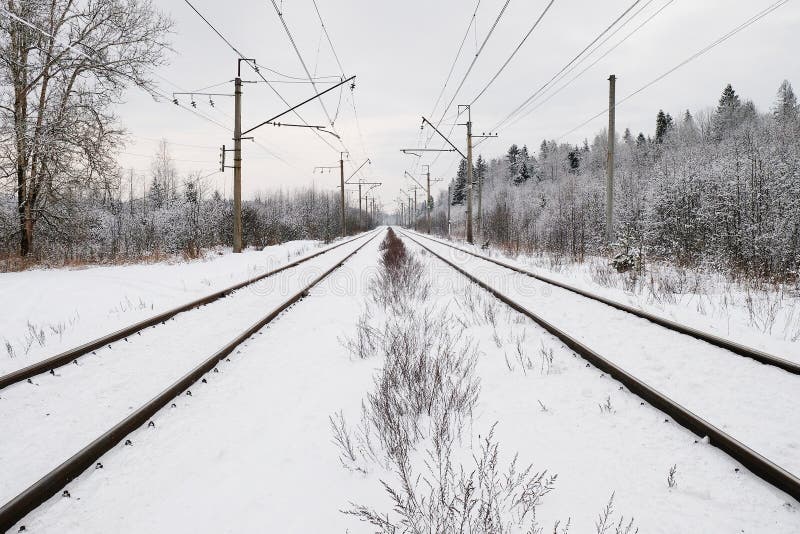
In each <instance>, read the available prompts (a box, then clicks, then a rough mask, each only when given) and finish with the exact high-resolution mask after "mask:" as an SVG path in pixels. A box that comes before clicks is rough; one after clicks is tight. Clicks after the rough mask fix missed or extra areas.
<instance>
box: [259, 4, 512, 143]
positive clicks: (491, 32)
mask: <svg viewBox="0 0 800 534" xmlns="http://www.w3.org/2000/svg"><path fill="white" fill-rule="evenodd" d="M274 1H275V0H273V2H274ZM509 3H511V0H506V2H505V3H504V4H503V7H502V8H501V9H500V13H498V14H497V18H496V19H495V21H494V24H492V27H491V28H489V32H488V33H487V34H486V37H485V38H484V39H483V42H482V43H481V46H480V48H478V51H477V52H475V57H473V58H472V62H471V63H470V64H469V67H468V68H467V72H465V73H464V77H463V78H461V82H460V83H459V84H458V87H456V90H455V92H454V93H453V97H452V98H451V99H450V102H448V104H447V106H445V108H444V110H442V117H441V118H440V119H439V121H438V122H437V123H436V127H437V128H438V127H439V125H440V124H441V123H442V120H443V119H444V116H445V114H447V111H448V110H449V109H450V106H452V105H453V102H454V101H455V99H456V97H457V96H458V93H459V92H460V91H461V88H462V87H464V82H466V81H467V77H468V76H469V74H470V72H472V68H473V67H474V66H475V63H476V62H477V61H478V58H479V57H480V55H481V52H483V49H484V47H485V46H486V43H487V42H489V38H490V37H491V36H492V34H493V33H494V30H495V28H497V24H498V23H499V22H500V19H501V18H502V17H503V13H505V12H506V8H508V4H509Z"/></svg>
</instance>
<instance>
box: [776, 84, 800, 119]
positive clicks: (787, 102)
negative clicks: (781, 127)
mask: <svg viewBox="0 0 800 534" xmlns="http://www.w3.org/2000/svg"><path fill="white" fill-rule="evenodd" d="M772 114H773V115H774V116H775V118H776V119H778V121H779V122H782V123H783V122H788V121H791V120H794V119H796V118H797V115H798V106H797V96H796V95H795V94H794V89H792V84H791V83H789V80H783V83H781V86H780V87H779V88H778V98H777V99H776V100H775V103H774V104H773V106H772Z"/></svg>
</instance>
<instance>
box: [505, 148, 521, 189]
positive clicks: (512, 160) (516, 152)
mask: <svg viewBox="0 0 800 534" xmlns="http://www.w3.org/2000/svg"><path fill="white" fill-rule="evenodd" d="M506 160H507V161H508V177H509V178H510V179H511V181H513V182H516V180H517V175H518V174H519V166H520V164H521V163H522V154H521V151H520V149H519V147H518V146H517V145H515V144H514V145H511V146H510V147H508V152H507V153H506Z"/></svg>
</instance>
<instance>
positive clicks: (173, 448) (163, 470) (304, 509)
mask: <svg viewBox="0 0 800 534" xmlns="http://www.w3.org/2000/svg"><path fill="white" fill-rule="evenodd" d="M379 243H380V238H376V239H375V240H373V241H372V243H370V244H368V245H367V246H366V247H365V249H363V250H362V251H361V252H360V253H359V254H357V255H356V256H354V257H353V258H351V260H349V261H348V262H346V263H345V264H344V266H343V267H342V268H341V269H339V270H337V271H335V273H337V274H335V275H333V276H331V277H329V278H327V279H326V280H324V281H323V282H322V283H321V284H320V285H319V286H317V287H316V288H314V289H312V290H311V292H310V295H309V297H308V298H306V299H303V300H302V301H300V302H299V303H297V304H296V305H294V306H292V307H291V308H290V309H289V310H287V311H286V312H285V313H284V314H283V315H282V316H281V317H279V318H278V319H277V320H276V321H275V322H274V323H272V324H271V325H269V326H267V327H266V328H265V329H264V330H262V332H261V333H262V334H263V335H257V336H255V337H253V338H252V339H251V340H250V341H248V342H247V344H246V345H245V346H243V347H242V349H241V352H240V353H237V354H236V355H234V356H233V357H232V358H231V361H230V362H224V363H222V364H221V365H220V366H219V369H220V372H219V373H210V374H209V375H207V378H208V383H207V384H198V385H197V387H196V388H193V394H192V396H191V397H187V396H181V397H180V398H179V399H178V400H177V401H176V404H177V407H176V408H174V409H164V410H162V411H161V412H160V413H159V414H158V415H157V416H156V417H155V418H154V421H155V425H156V426H155V428H147V427H144V428H141V429H140V430H139V431H137V432H135V433H134V434H132V435H131V436H130V439H131V440H132V441H133V446H132V447H125V446H124V445H119V446H117V447H116V448H115V449H114V450H112V451H111V452H109V453H108V454H106V455H105V456H104V457H103V458H102V463H103V469H99V470H93V471H89V472H86V473H84V474H83V475H82V476H81V477H79V478H78V479H77V480H75V481H73V482H72V483H71V484H70V485H69V491H70V493H71V498H70V499H65V498H62V497H60V496H59V497H54V498H53V499H51V500H50V501H49V502H48V503H46V504H45V505H44V506H42V507H41V508H40V509H39V510H37V511H36V512H34V513H33V514H31V515H30V516H29V517H27V518H26V519H25V520H24V521H23V522H22V523H23V524H25V525H26V527H27V529H28V531H30V532H81V533H91V532H98V533H101V532H102V533H106V532H117V533H124V532H220V533H221V532H263V531H269V532H329V531H338V532H343V531H345V529H346V528H347V526H348V525H352V520H351V519H349V518H347V517H345V516H344V515H343V514H341V513H340V512H339V509H340V508H343V507H346V506H347V504H348V500H349V499H358V498H359V495H360V493H363V492H364V489H363V488H362V487H361V486H362V485H361V481H360V480H359V479H358V478H353V477H352V476H351V475H350V473H349V472H347V471H345V470H344V469H342V467H341V465H340V464H339V462H338V460H337V455H338V453H337V451H336V449H335V447H334V445H333V444H332V443H331V435H330V430H329V422H328V417H329V415H332V414H333V413H334V412H335V411H338V410H340V409H341V410H343V411H344V413H345V414H346V415H347V416H355V415H357V414H358V411H359V409H360V404H361V396H362V393H363V392H364V391H366V390H367V389H368V387H369V384H370V383H371V380H372V374H373V372H374V369H375V366H376V365H379V363H380V362H375V361H353V360H351V359H350V357H349V356H348V354H347V351H346V350H345V348H344V347H343V346H342V344H341V343H340V339H341V336H342V335H343V333H346V332H349V331H351V330H352V328H353V325H354V320H355V317H356V316H357V315H358V312H359V309H360V302H361V295H362V292H363V287H364V285H365V284H366V283H367V280H368V277H369V274H367V275H366V276H362V274H363V273H365V272H366V273H370V272H371V271H370V267H372V266H374V262H375V256H376V253H377V247H378V244H379ZM341 248H342V249H349V250H352V248H350V246H347V247H341ZM345 254H346V251H342V253H341V255H340V257H342V256H344V255H345ZM325 257H326V255H323V256H322V257H321V258H325ZM312 261H313V260H312ZM327 264H332V260H331V259H328V260H327V261H326V265H327ZM343 288H347V289H346V290H343ZM154 490H155V491H154Z"/></svg>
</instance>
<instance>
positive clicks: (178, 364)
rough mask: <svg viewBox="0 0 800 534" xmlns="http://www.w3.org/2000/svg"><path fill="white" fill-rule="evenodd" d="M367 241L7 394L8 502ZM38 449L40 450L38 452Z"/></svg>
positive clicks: (3, 410)
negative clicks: (33, 444)
mask: <svg viewBox="0 0 800 534" xmlns="http://www.w3.org/2000/svg"><path fill="white" fill-rule="evenodd" d="M366 239H369V236H365V237H361V238H359V239H357V240H354V241H353V242H352V243H347V244H345V245H344V246H342V247H339V248H337V249H335V250H332V251H330V252H328V253H326V254H323V255H321V256H318V257H316V258H313V259H310V260H308V261H307V262H305V263H303V264H300V265H298V266H296V267H294V268H292V269H288V270H285V271H282V272H280V273H278V274H276V275H274V276H272V277H269V278H266V279H264V280H262V281H260V282H258V283H257V284H255V285H253V286H248V287H245V288H243V289H240V290H239V291H236V292H234V293H232V294H231V295H229V296H227V297H226V298H224V299H221V300H218V301H216V302H213V303H211V304H209V305H206V306H203V307H200V308H197V309H194V310H191V311H188V312H184V313H181V314H179V315H177V316H175V317H173V318H172V319H171V320H170V321H168V322H167V323H166V324H163V325H156V326H154V327H150V328H148V329H146V330H145V331H143V332H141V334H140V335H134V336H132V337H130V338H129V339H125V340H123V341H119V342H117V343H114V344H112V345H109V346H108V347H105V348H103V349H100V350H98V351H96V353H94V354H90V355H87V356H85V357H83V358H81V359H80V360H79V362H78V365H67V366H64V367H61V368H59V369H57V370H56V372H55V374H54V375H51V374H44V375H40V376H37V377H34V378H33V379H32V383H27V382H22V383H19V384H15V385H13V386H10V387H8V388H5V389H4V390H3V391H2V395H0V435H2V436H4V438H3V440H2V441H0V471H2V473H3V476H2V478H0V501H2V502H5V501H7V500H9V499H11V498H12V497H13V496H14V495H16V494H18V493H19V492H21V491H22V490H23V489H25V488H26V487H27V486H29V485H30V484H32V483H33V482H35V481H36V480H38V479H39V478H40V477H41V476H43V475H44V474H46V473H47V472H48V471H49V470H51V469H53V468H54V467H56V466H57V465H59V464H60V463H61V462H62V461H64V460H66V459H67V458H69V457H70V456H71V455H72V454H74V453H76V452H77V451H78V450H80V449H81V448H82V447H83V446H85V445H87V444H88V443H89V442H91V441H92V440H93V439H94V438H96V437H97V436H98V435H100V434H101V433H102V432H104V431H106V430H108V429H109V428H110V427H111V426H112V425H113V424H115V423H116V422H118V421H120V420H122V419H123V418H124V417H125V416H126V415H128V413H130V411H132V410H133V409H136V408H138V407H139V406H140V405H142V404H143V403H144V402H146V401H148V400H150V399H151V398H152V397H154V396H155V395H156V394H157V393H159V392H160V391H162V390H163V389H165V388H166V387H167V386H168V385H170V384H171V383H173V382H174V381H175V380H177V379H178V378H179V377H181V376H183V375H184V374H185V373H186V372H187V371H188V370H189V369H191V368H193V367H194V366H196V365H197V364H199V363H200V362H201V361H203V360H205V359H206V358H207V357H209V356H210V355H211V354H213V353H214V352H215V351H216V350H217V349H219V348H220V347H222V346H223V345H224V344H225V343H227V342H228V341H230V340H231V339H233V338H234V337H235V336H236V335H238V334H239V333H240V332H241V331H243V330H245V328H246V327H247V326H249V325H251V324H253V323H255V322H257V321H258V320H259V319H261V318H262V317H263V316H265V315H267V314H268V313H269V312H270V311H272V310H273V309H275V308H276V307H278V306H279V305H280V304H281V303H282V302H283V301H284V300H286V299H287V298H288V297H289V296H291V295H293V294H295V293H296V292H297V291H299V290H300V289H302V287H305V285H307V284H308V283H309V282H310V281H311V280H313V279H314V278H315V277H316V276H318V275H319V274H320V273H321V272H323V271H325V270H327V269H329V268H330V267H331V266H333V265H335V264H336V263H338V262H340V261H341V260H342V258H344V257H345V256H346V255H347V254H348V253H350V252H352V251H353V250H354V249H355V248H357V247H358V246H359V245H361V244H363V243H364V241H365V240H366ZM334 279H335V280H337V281H338V282H340V283H342V284H343V286H342V287H343V288H346V287H347V285H346V284H348V283H350V281H349V279H347V278H341V277H340V276H337V277H334ZM32 443H36V444H38V445H37V446H35V447H31V444H32ZM22 458H24V461H21V460H20V459H22Z"/></svg>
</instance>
